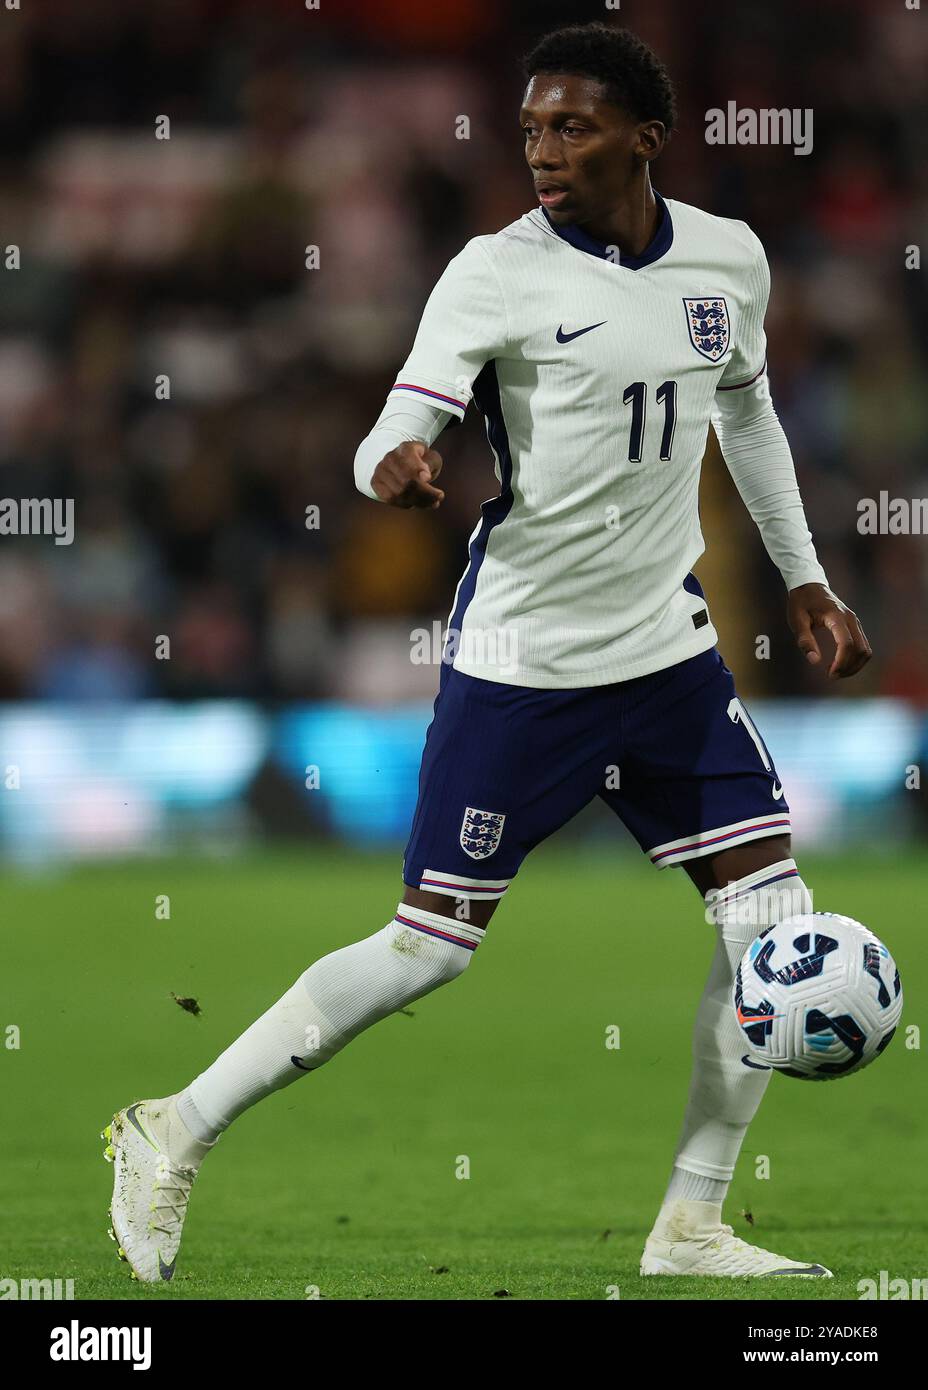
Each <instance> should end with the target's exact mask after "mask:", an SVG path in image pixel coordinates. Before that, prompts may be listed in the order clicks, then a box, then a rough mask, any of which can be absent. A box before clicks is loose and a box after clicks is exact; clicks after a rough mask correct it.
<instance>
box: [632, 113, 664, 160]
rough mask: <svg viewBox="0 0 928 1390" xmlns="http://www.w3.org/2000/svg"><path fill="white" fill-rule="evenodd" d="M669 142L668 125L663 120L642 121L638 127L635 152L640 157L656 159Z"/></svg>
mask: <svg viewBox="0 0 928 1390" xmlns="http://www.w3.org/2000/svg"><path fill="white" fill-rule="evenodd" d="M666 143H667V127H666V126H665V125H664V122H663V121H642V122H641V124H640V125H639V126H638V127H637V139H636V141H635V154H636V155H637V156H638V158H639V159H644V160H651V159H656V158H657V156H658V155H659V154H660V152H661V150H662V149H663V148H664V145H665V144H666Z"/></svg>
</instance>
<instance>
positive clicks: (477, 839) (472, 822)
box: [461, 806, 506, 859]
mask: <svg viewBox="0 0 928 1390" xmlns="http://www.w3.org/2000/svg"><path fill="white" fill-rule="evenodd" d="M505 821H506V817H505V815H504V813H503V812H502V811H478V810H476V808H475V807H473V806H468V807H467V808H466V809H465V811H464V819H463V821H462V822H461V848H462V849H463V851H464V853H465V854H469V855H470V857H471V859H489V857H490V855H491V854H495V852H496V850H497V849H498V848H499V842H500V837H501V836H502V833H503V825H504V824H505Z"/></svg>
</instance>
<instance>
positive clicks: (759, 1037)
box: [734, 912, 902, 1081]
mask: <svg viewBox="0 0 928 1390" xmlns="http://www.w3.org/2000/svg"><path fill="white" fill-rule="evenodd" d="M734 1006H735V1014H736V1016H737V1019H738V1022H739V1024H740V1025H741V1029H742V1032H743V1034H744V1037H745V1039H746V1040H747V1043H748V1047H749V1048H750V1054H749V1058H748V1060H753V1061H754V1064H755V1065H758V1064H763V1065H765V1066H768V1067H773V1069H774V1070H775V1071H780V1072H783V1074H784V1076H796V1077H799V1078H800V1079H801V1080H803V1081H830V1080H832V1079H833V1078H834V1077H836V1076H847V1075H848V1074H849V1073H850V1072H852V1071H859V1070H860V1068H861V1067H865V1066H867V1065H868V1063H870V1062H872V1061H873V1059H874V1058H875V1057H878V1056H879V1055H880V1053H881V1052H882V1051H883V1049H884V1048H885V1047H886V1046H887V1044H888V1043H889V1041H890V1039H891V1038H892V1036H893V1033H895V1031H896V1025H897V1024H898V1022H899V1017H900V1015H901V1013H902V985H901V984H900V982H899V971H898V970H897V969H896V965H895V962H894V960H893V958H892V956H891V955H890V954H889V951H888V950H887V949H886V947H885V946H884V945H883V943H882V941H880V940H879V939H878V938H877V937H875V936H874V935H873V932H872V931H869V930H868V928H867V927H865V926H862V925H861V923H860V922H855V921H854V919H853V917H843V916H842V915H841V914H840V913H838V912H807V913H800V914H798V915H797V916H795V917H787V918H785V919H784V920H783V921H782V922H777V923H776V925H775V926H772V927H768V928H767V930H766V931H763V932H761V934H760V936H758V937H755V939H754V940H753V941H752V942H751V944H750V946H749V947H748V949H747V950H746V951H745V953H744V955H743V956H742V957H741V964H740V965H739V966H738V973H737V976H736V977H735V992H734Z"/></svg>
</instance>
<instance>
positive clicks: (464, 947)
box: [385, 895, 483, 988]
mask: <svg viewBox="0 0 928 1390" xmlns="http://www.w3.org/2000/svg"><path fill="white" fill-rule="evenodd" d="M435 896H437V895H435ZM385 930H386V940H387V944H388V946H389V948H390V951H391V953H394V954H395V956H397V957H399V958H401V959H403V960H404V961H405V962H406V963H407V964H408V965H409V966H410V967H412V968H413V969H414V970H415V971H416V972H417V973H420V974H422V975H423V977H424V976H426V975H427V976H429V978H430V981H431V983H430V985H429V987H430V988H435V987H436V986H437V985H439V984H443V983H445V981H447V980H453V979H454V978H455V977H456V976H458V975H460V974H461V972H462V971H463V970H465V969H466V968H467V966H468V965H469V964H470V962H471V959H472V957H473V955H474V952H475V951H476V949H477V947H478V946H479V945H480V943H481V941H482V940H483V928H482V927H477V926H474V925H473V923H470V922H459V921H457V920H456V919H455V918H453V917H447V916H445V915H444V914H443V913H440V912H431V911H429V910H428V909H426V908H424V907H419V906H418V905H417V904H414V903H407V902H405V901H404V902H401V903H400V905H399V907H398V908H397V909H396V916H395V917H394V918H393V921H392V922H391V923H390V924H389V926H388V927H387V928H386V929H385Z"/></svg>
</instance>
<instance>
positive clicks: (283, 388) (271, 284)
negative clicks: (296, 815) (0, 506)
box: [0, 0, 928, 704]
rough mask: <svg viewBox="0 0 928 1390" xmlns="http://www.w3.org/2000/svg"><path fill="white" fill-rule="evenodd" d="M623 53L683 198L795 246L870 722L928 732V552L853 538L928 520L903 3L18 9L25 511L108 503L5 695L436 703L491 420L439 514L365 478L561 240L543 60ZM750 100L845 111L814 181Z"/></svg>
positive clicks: (797, 371) (7, 294) (749, 538)
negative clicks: (523, 254)
mask: <svg viewBox="0 0 928 1390" xmlns="http://www.w3.org/2000/svg"><path fill="white" fill-rule="evenodd" d="M604 17H605V18H607V19H609V20H610V21H614V22H622V23H624V24H627V25H628V26H629V27H631V28H633V29H635V30H636V31H637V32H639V33H640V34H641V35H642V36H643V37H644V38H646V39H647V40H648V41H649V42H650V43H652V44H653V45H654V46H655V48H656V49H657V51H658V52H659V54H660V55H661V57H662V58H663V59H664V61H665V62H666V63H667V65H668V66H669V68H670V70H671V73H672V75H673V77H674V80H675V82H676V85H677V89H678V94H679V102H680V127H679V130H678V132H677V133H676V134H675V136H674V138H673V140H672V141H671V144H670V147H669V149H668V151H667V152H666V154H665V155H664V157H663V158H662V160H661V162H660V165H658V166H656V167H655V169H654V170H653V178H654V183H655V186H656V187H657V188H659V189H660V191H661V192H662V193H664V194H665V195H666V196H668V197H675V198H679V199H682V200H684V201H687V202H692V203H695V204H697V205H699V206H702V207H704V208H706V209H708V210H709V211H712V212H715V213H719V214H722V215H725V216H732V217H738V218H742V219H744V220H746V221H747V222H749V223H750V225H751V226H752V227H753V228H754V229H755V230H756V231H757V233H758V234H759V235H760V237H761V238H762V240H763V241H764V243H765V246H766V249H767V253H768V256H769V259H770V262H771V266H772V272H773V297H772V303H771V310H770V314H769V318H768V336H769V339H770V372H771V381H772V386H773V392H774V400H775V403H776V405H777V407H778V410H779V412H780V415H781V418H782V420H783V422H784V425H785V427H786V430H787V433H788V435H789V438H790V441H791V444H792V447H793V452H794V457H795V459H796V464H797V470H798V474H799V479H800V485H801V487H802V490H803V494H804V497H805V500H806V506H807V511H808V515H809V520H810V524H811V526H812V529H813V533H814V535H815V537H816V541H817V544H818V549H819V554H820V558H821V559H822V562H823V564H824V565H825V568H826V570H827V571H828V574H829V576H830V578H831V582H832V584H833V586H834V587H835V589H836V590H837V591H838V593H839V594H841V595H842V597H844V598H845V599H846V601H847V602H849V603H850V604H851V605H852V606H853V607H854V608H856V610H857V611H858V613H859V614H860V615H861V617H862V620H863V622H864V626H865V628H866V630H867V632H868V635H869V636H870V639H871V642H872V644H873V646H874V649H875V652H876V657H875V660H874V662H873V663H872V664H871V667H870V668H869V669H868V671H867V672H866V674H865V675H864V676H862V677H861V678H859V679H858V680H857V681H855V682H853V683H851V685H852V686H853V687H854V688H853V689H851V688H850V687H849V688H848V689H847V690H846V691H845V690H844V689H842V691H841V694H851V695H854V694H875V693H883V694H898V695H904V696H906V697H909V698H911V699H912V700H914V701H916V702H919V703H921V704H928V640H926V635H925V625H924V619H923V616H922V612H923V607H924V603H925V597H926V589H928V560H926V557H928V538H926V537H924V536H918V535H913V536H906V535H894V536H868V535H861V534H859V532H858V530H857V514H858V505H857V504H858V501H859V499H862V498H867V497H872V498H878V497H879V494H880V492H881V491H886V492H888V494H889V495H890V496H891V497H903V498H908V499H912V498H917V497H920V496H922V495H928V477H926V472H928V468H926V455H925V448H924V441H925V439H926V437H928V398H926V392H925V390H924V385H923V382H924V376H925V368H926V356H928V332H926V322H928V303H926V291H925V281H924V272H922V271H920V270H918V269H914V268H907V265H906V248H907V247H910V246H912V245H917V243H918V237H919V235H920V233H921V231H922V230H923V229H924V227H925V225H926V222H928V219H926V211H928V206H926V204H928V175H926V169H928V164H926V159H925V142H926V132H928V111H926V100H928V89H926V85H925V82H924V73H925V71H926V56H928V54H926V41H925V32H926V31H925V28H924V22H923V20H922V19H921V17H920V16H919V15H918V13H917V12H913V11H909V10H907V9H906V8H905V7H904V6H903V5H902V4H898V3H894V0H885V2H884V0H840V3H839V0H817V3H816V5H815V6H810V5H809V4H808V3H806V0H779V3H772V4H771V3H763V4H762V3H759V0H716V3H714V4H712V5H706V6H697V5H693V4H692V3H689V2H688V0H647V3H646V2H645V0H629V2H628V3H626V4H623V5H622V7H621V11H617V12H612V11H604V9H603V6H602V5H601V4H584V3H575V4H570V3H563V4H555V3H551V2H550V0H540V2H539V3H534V4H525V5H521V4H518V3H514V0H442V3H441V4H440V5H436V4H434V3H432V0H321V3H320V5H319V6H318V8H315V9H312V8H307V7H306V6H304V4H303V0H262V2H261V3H258V0H238V3H234V2H233V0H176V2H175V0H159V3H158V4H149V3H142V0H81V4H80V5H79V6H78V5H74V4H73V3H71V0H54V3H53V2H52V0H44V3H43V2H42V0H30V2H29V3H28V4H24V5H23V6H22V8H21V10H19V11H8V10H3V11H2V16H0V151H2V155H0V252H2V254H3V256H4V257H5V261H4V264H3V268H2V271H0V273H2V300H0V496H2V497H4V498H22V497H36V496H39V497H41V496H49V497H73V498H74V499H75V515H76V539H75V541H74V544H73V545H71V546H55V544H54V543H53V541H52V540H51V539H49V538H47V537H31V538H29V537H13V536H0V697H2V698H4V699H24V698H34V697H37V698H42V699H82V698H83V699H117V698H134V697H138V696H143V695H149V696H151V695H153V696H158V695H165V696H170V697H199V696H210V695H216V694H231V695H247V696H255V697H260V698H265V699H276V698H291V697H322V698H341V697H344V698H350V699H360V700H366V701H384V702H392V701H394V700H398V699H402V698H403V697H406V696H427V695H429V694H430V693H431V691H432V690H433V688H434V686H435V683H436V672H435V670H434V669H429V668H423V667H421V666H415V665H413V664H412V663H411V662H410V659H409V652H410V641H409V632H410V629H411V628H413V627H415V626H417V625H431V623H432V622H433V621H434V620H436V619H443V618H444V617H445V616H446V614H447V612H448V610H449V608H450V605H451V597H452V593H453V589H454V584H455V583H456V580H457V577H458V575H459V574H460V572H461V570H462V568H463V566H464V563H465V560H466V544H467V537H468V535H469V534H470V531H471V530H472V528H473V526H474V524H475V520H476V518H477V515H478V507H479V503H480V501H481V500H482V499H483V498H485V497H487V496H489V495H491V494H492V493H493V492H494V491H495V487H496V484H495V479H494V478H493V473H492V466H491V459H490V454H489V450H488V448H487V445H486V440H485V437H484V435H483V432H482V428H481V424H480V421H479V420H478V419H476V418H473V419H468V421H467V422H466V423H465V425H464V427H463V429H461V430H459V431H455V432H454V433H453V435H452V436H449V438H448V440H447V448H444V447H443V444H442V442H440V443H439V448H440V449H442V452H443V453H444V455H445V470H446V471H445V475H444V480H443V485H444V486H445V487H446V492H447V499H446V502H445V505H444V506H443V508H442V510H441V511H440V512H439V513H438V514H437V515H431V514H426V515H419V514H415V515H414V514H410V513H405V512H395V511H393V510H391V509H387V508H382V507H378V506H376V505H375V504H373V503H371V502H368V501H365V500H364V499H363V498H361V497H360V496H359V495H358V494H357V493H356V492H355V490H354V485H353V477H352V460H353V455H354V451H355V449H356V447H357V444H358V443H359V442H360V440H361V438H362V437H363V435H364V434H366V433H367V431H368V430H369V429H370V427H371V425H372V424H373V421H374V419H375V418H376V416H377V414H378V413H379V410H380V408H381V405H382V403H383V399H384V396H385V394H386V392H387V390H388V389H389V387H390V385H391V384H392V381H393V379H394V373H395V371H396V369H397V367H398V366H399V365H400V364H401V363H402V361H403V359H404V358H405V356H406V354H407V352H408V349H409V346H410V344H411V341H412V336H413V334H414V331H415V327H416V323H417V321H418V316H419V313H420V311H421V308H422V305H423V303H424V301H425V298H426V297H427V294H428V292H429V290H430V288H431V286H432V284H433V283H434V281H435V279H436V277H437V276H438V274H439V273H440V271H441V270H442V268H443V267H444V265H445V264H446V262H447V261H448V259H450V257H451V256H452V255H454V254H455V253H456V251H457V250H458V249H460V247H461V245H462V244H463V243H464V242H465V241H466V240H467V239H468V238H469V237H471V236H474V235H477V234H479V233H483V232H490V231H495V230H496V229H498V228H499V227H501V226H504V225H505V224H506V223H507V222H509V221H511V220H513V219H514V218H516V217H518V216H520V215H521V214H522V213H523V212H525V211H527V210H528V209H529V208H530V207H531V206H532V202H533V199H532V192H531V185H530V182H529V177H528V174H527V171H526V169H525V167H524V162H523V155H522V152H521V139H522V137H521V135H520V132H519V130H518V123H517V119H516V117H517V111H518V102H519V97H520V94H521V84H520V80H519V74H518V68H517V64H516V59H517V57H518V56H519V54H520V53H521V52H522V51H523V50H524V49H525V48H526V47H528V46H529V45H530V43H531V42H532V40H533V39H534V38H535V36H536V35H537V34H538V33H540V32H541V31H543V30H545V29H547V28H550V27H553V26H554V25H557V24H559V23H563V22H569V21H571V20H581V19H592V18H597V19H599V18H604ZM729 100H735V101H737V103H738V105H739V106H751V107H777V108H782V107H800V108H807V107H809V108H812V110H813V112H814V148H813V151H812V153H811V154H810V155H808V156H806V157H802V156H796V155H794V154H793V153H792V151H791V150H789V149H783V148H781V147H763V146H709V145H707V144H706V143H705V140H704V129H705V120H704V117H705V112H706V110H707V109H709V108H711V107H715V106H723V107H724V105H725V103H726V102H727V101H729ZM461 115H466V116H467V117H468V119H469V138H468V139H458V138H456V122H457V120H458V117H460V116H461ZM165 117H167V118H168V121H169V124H168V125H166V124H165V122H164V119H163V118H165ZM457 129H460V127H459V126H458V127H457ZM165 134H169V138H158V137H159V135H160V136H162V137H163V136H164V135H165ZM11 247H14V248H16V247H18V248H19V263H18V266H17V265H16V257H15V255H14V256H13V257H12V261H11V257H10V249H9V248H11ZM310 248H318V257H316V255H315V253H313V252H312V250H311V249H310ZM313 509H318V511H314V510H313ZM703 520H704V529H705V531H706V534H707V539H708V540H709V543H710V554H709V555H708V556H707V559H706V562H705V568H704V569H703V568H701V569H700V571H699V572H700V574H701V575H702V577H703V581H704V583H705V585H706V588H707V591H708V594H709V598H710V601H711V603H712V606H713V612H714V616H715V620H716V626H717V627H718V628H719V630H720V632H721V634H722V637H723V642H722V649H723V652H724V653H725V655H726V659H727V660H728V662H729V665H732V666H733V667H735V668H736V671H737V674H738V677H739V684H740V685H741V686H742V688H743V689H744V690H745V691H746V692H747V693H748V694H750V693H751V692H752V691H760V692H764V693H770V694H785V693H804V692H806V693H807V692H809V691H812V690H819V689H821V688H822V686H823V683H822V682H821V680H820V679H819V678H818V677H817V676H816V674H815V673H814V672H812V671H811V670H809V669H807V668H806V667H805V666H804V665H803V664H802V662H801V661H800V660H799V658H798V657H797V656H796V655H795V654H794V652H793V648H792V642H791V639H790V637H789V634H788V633H787V632H786V629H785V625H784V612H785V604H784V595H783V592H782V583H781V581H780V579H779V576H778V574H777V573H776V571H775V570H773V568H772V567H771V565H770V563H769V561H768V560H767V558H766V556H765V555H764V552H763V550H762V547H761V545H760V542H759V540H758V539H757V537H756V534H755V533H754V531H753V528H752V524H751V522H750V519H749V518H748V517H747V516H746V515H745V514H744V513H743V511H742V510H741V509H740V504H739V503H738V501H737V498H736V496H735V495H734V493H733V489H732V487H731V484H730V482H729V481H728V479H727V477H726V475H725V473H724V468H723V466H722V464H721V462H720V460H719V459H718V457H717V455H714V454H712V453H711V452H710V456H709V458H708V460H707V464H706V477H705V486H704V500H703ZM317 523H318V524H317ZM758 634H768V635H770V637H771V641H772V657H771V659H770V660H767V661H759V660H755V659H754V658H755V653H756V641H755V639H756V637H757V635H758ZM164 638H168V639H169V646H167V645H166V644H165V642H164V640H163V639H164Z"/></svg>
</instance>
